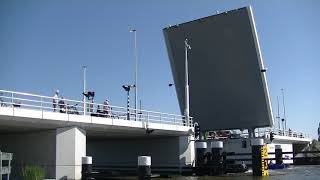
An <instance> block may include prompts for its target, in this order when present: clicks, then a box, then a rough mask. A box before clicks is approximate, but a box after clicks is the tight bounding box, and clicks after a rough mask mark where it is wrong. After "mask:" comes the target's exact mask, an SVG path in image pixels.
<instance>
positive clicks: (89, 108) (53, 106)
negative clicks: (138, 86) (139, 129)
mask: <svg viewBox="0 0 320 180" xmlns="http://www.w3.org/2000/svg"><path fill="white" fill-rule="evenodd" d="M0 107H11V108H24V109H34V110H40V111H51V112H56V113H66V114H75V115H84V116H94V117H103V118H112V119H122V120H130V121H143V122H147V123H160V124H169V125H180V126H190V127H192V126H193V118H192V117H190V118H189V120H187V119H186V117H185V116H182V115H177V114H169V113H163V112H156V111H147V110H141V109H134V108H126V107H120V106H113V105H109V104H105V103H104V104H99V103H91V102H86V103H85V106H84V102H83V101H77V100H71V99H64V98H58V99H55V98H54V97H49V96H41V95H36V94H29V93H22V92H14V91H6V90H0ZM83 107H86V109H84V108H83ZM84 112H85V113H84Z"/></svg>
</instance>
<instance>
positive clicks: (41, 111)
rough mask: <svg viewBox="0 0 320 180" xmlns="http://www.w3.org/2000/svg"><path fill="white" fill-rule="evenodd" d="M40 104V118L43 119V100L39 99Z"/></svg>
mask: <svg viewBox="0 0 320 180" xmlns="http://www.w3.org/2000/svg"><path fill="white" fill-rule="evenodd" d="M40 101H41V102H40V103H41V117H42V119H43V98H42V97H41V98H40Z"/></svg>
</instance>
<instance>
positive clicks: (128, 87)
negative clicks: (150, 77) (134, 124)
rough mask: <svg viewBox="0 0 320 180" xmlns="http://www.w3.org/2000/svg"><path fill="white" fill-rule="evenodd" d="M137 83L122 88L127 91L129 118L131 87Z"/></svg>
mask: <svg viewBox="0 0 320 180" xmlns="http://www.w3.org/2000/svg"><path fill="white" fill-rule="evenodd" d="M131 87H135V85H123V86H122V88H123V89H124V90H125V91H126V92H127V120H130V109H129V108H130V89H131Z"/></svg>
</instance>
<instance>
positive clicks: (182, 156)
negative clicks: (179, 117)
mask: <svg viewBox="0 0 320 180" xmlns="http://www.w3.org/2000/svg"><path fill="white" fill-rule="evenodd" d="M179 161H180V173H181V172H182V168H183V167H194V166H195V149H194V137H193V136H192V135H190V136H181V137H179Z"/></svg>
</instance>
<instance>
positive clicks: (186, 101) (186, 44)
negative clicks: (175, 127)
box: [184, 39, 191, 126]
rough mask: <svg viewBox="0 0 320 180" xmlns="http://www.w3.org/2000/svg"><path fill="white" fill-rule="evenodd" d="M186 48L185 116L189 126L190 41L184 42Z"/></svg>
mask: <svg viewBox="0 0 320 180" xmlns="http://www.w3.org/2000/svg"><path fill="white" fill-rule="evenodd" d="M184 48H185V92H184V93H185V110H184V115H185V118H186V121H187V122H186V123H187V126H189V118H190V117H189V77H188V76H189V70H188V50H189V49H191V46H190V45H189V44H188V39H186V40H185V41H184Z"/></svg>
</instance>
